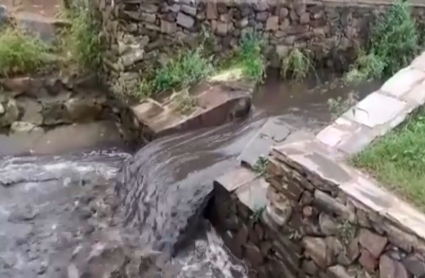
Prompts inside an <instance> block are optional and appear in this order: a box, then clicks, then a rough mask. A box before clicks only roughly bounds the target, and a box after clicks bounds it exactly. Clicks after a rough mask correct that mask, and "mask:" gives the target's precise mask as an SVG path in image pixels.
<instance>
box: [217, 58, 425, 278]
mask: <svg viewBox="0 0 425 278" xmlns="http://www.w3.org/2000/svg"><path fill="white" fill-rule="evenodd" d="M424 102H425V53H424V54H422V55H421V56H420V57H418V58H417V59H416V60H414V61H413V62H412V64H411V65H410V66H409V67H407V68H404V69H402V70H400V71H399V72H398V73H397V74H395V75H394V76H393V77H392V78H391V79H389V80H388V81H387V82H386V83H385V84H384V85H383V86H382V87H381V88H380V89H379V90H378V91H376V92H373V93H371V94H370V95H369V96H367V97H366V98H365V99H363V100H362V101H361V102H359V103H358V104H357V105H355V106H354V107H352V108H350V109H349V110H348V111H347V112H346V113H344V114H343V115H342V116H341V117H339V118H338V119H337V120H336V121H335V122H334V123H332V124H331V125H329V126H328V127H326V128H325V129H323V130H322V131H321V132H320V133H319V134H318V135H317V136H316V137H315V138H314V139H308V140H305V141H299V142H291V143H289V142H288V143H287V144H285V143H284V144H282V145H280V146H276V147H274V148H273V149H272V150H271V152H270V156H269V160H268V161H269V162H268V168H267V175H266V180H267V182H268V183H267V182H266V181H265V180H264V179H263V178H258V177H256V176H255V174H254V173H253V172H251V171H249V170H247V169H244V168H240V169H239V170H237V171H236V170H234V171H233V172H230V173H229V174H227V175H226V176H224V177H222V178H220V179H218V180H217V182H216V184H215V190H216V194H215V196H214V200H213V204H214V207H215V212H214V213H215V215H216V216H215V217H214V216H211V218H212V219H214V223H215V225H216V226H217V227H218V228H219V230H220V231H221V232H222V233H223V234H224V235H227V237H228V238H231V239H232V240H228V241H229V244H230V245H229V246H231V247H233V249H235V247H234V245H235V244H236V246H237V247H236V253H235V254H236V255H238V254H240V257H241V258H244V259H246V260H247V261H248V262H249V263H250V265H251V267H252V269H253V271H252V272H253V274H252V275H253V277H280V276H279V273H284V274H285V275H286V276H285V277H336V278H342V277H344V278H348V277H353V278H357V277H381V278H384V277H385V278H404V277H425V215H424V214H423V213H421V212H419V211H418V210H417V209H416V208H414V207H412V206H411V205H409V204H407V203H406V202H404V201H402V200H401V199H399V198H398V197H397V196H395V195H394V194H392V193H390V192H388V191H387V190H386V189H384V188H383V187H382V186H381V185H380V184H379V183H378V182H377V181H375V180H373V179H372V178H370V177H369V176H367V175H365V174H363V173H361V172H360V171H358V170H356V169H354V168H353V167H352V166H350V165H348V164H347V163H346V159H347V157H348V156H349V155H352V154H354V153H356V152H359V151H361V150H362V149H363V148H364V147H366V146H367V145H368V144H369V143H371V142H372V141H373V140H374V139H375V138H376V137H378V136H381V135H383V134H385V133H386V132H387V131H389V130H390V129H392V128H394V127H395V126H397V125H398V124H400V123H401V122H403V120H404V119H405V118H406V117H407V116H408V115H409V113H411V112H412V111H413V110H415V109H416V108H418V107H420V106H422V105H423V104H424ZM259 184H261V186H260V185H259ZM223 196H225V197H223ZM226 198H227V199H226ZM228 204H229V205H228ZM227 207H228V208H227ZM240 207H244V208H245V212H244V210H241V209H240ZM258 208H265V211H264V212H260V215H261V216H260V217H259V216H258V215H257V216H255V215H256V213H258ZM245 215H248V218H247V217H246V216H245ZM253 215H254V216H255V217H254V216H253ZM249 219H256V222H255V223H256V224H254V225H252V224H250V223H251V222H249V221H250V220H249ZM236 220H237V221H236ZM235 221H236V223H240V224H239V226H237V225H234V223H235ZM258 225H260V227H261V230H262V231H263V230H264V231H267V230H270V231H274V232H272V233H269V232H266V233H265V234H264V235H263V236H262V237H260V238H259V237H258V234H257V235H256V234H255V232H256V231H257V230H258V228H256V227H257V226H258ZM241 234H242V235H243V236H241ZM277 243H280V244H277ZM253 244H254V245H255V246H256V247H253ZM264 246H269V247H270V248H269V249H267V250H268V252H266V253H264V252H263V250H264V248H265V247H264ZM238 248H239V249H238ZM239 250H241V251H240V253H238V252H239ZM252 250H255V252H254V253H255V254H257V257H254V258H255V259H253V257H252V255H251V254H252V252H253V251H252ZM258 258H260V259H258ZM276 260H280V261H279V265H280V268H278V270H277V274H276V273H274V272H273V271H270V273H269V274H268V275H270V276H267V275H266V276H264V275H263V274H262V273H263V271H264V269H269V265H270V264H273V265H275V264H276ZM273 269H276V268H275V267H273ZM273 275H274V276H273Z"/></svg>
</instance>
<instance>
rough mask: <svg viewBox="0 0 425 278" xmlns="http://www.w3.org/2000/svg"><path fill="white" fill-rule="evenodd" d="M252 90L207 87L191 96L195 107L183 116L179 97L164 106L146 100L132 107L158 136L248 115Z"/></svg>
mask: <svg viewBox="0 0 425 278" xmlns="http://www.w3.org/2000/svg"><path fill="white" fill-rule="evenodd" d="M250 93H251V92H249V91H240V90H235V89H229V88H226V87H222V86H220V85H211V86H207V87H204V89H203V90H202V91H200V92H196V93H193V94H191V96H190V97H191V98H192V99H193V103H194V106H193V107H192V109H191V110H190V111H189V112H188V113H187V114H183V113H182V112H181V111H180V110H179V109H178V107H179V103H178V102H179V99H178V98H177V97H176V94H174V95H172V96H170V97H169V98H168V99H165V100H162V101H161V103H160V102H158V101H155V100H153V99H147V100H144V101H143V102H142V103H140V104H138V105H135V106H133V107H132V110H133V113H134V114H135V116H136V118H137V119H138V121H139V122H140V123H141V124H143V125H146V126H148V127H149V128H150V129H151V130H152V131H153V133H154V134H153V135H154V136H164V135H168V134H171V133H174V132H181V131H188V130H194V129H197V128H203V127H213V126H218V125H221V124H224V123H225V122H227V121H229V120H231V119H233V118H235V117H236V118H238V117H243V116H245V115H246V114H248V112H249V109H250V104H251V96H250Z"/></svg>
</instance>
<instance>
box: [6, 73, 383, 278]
mask: <svg viewBox="0 0 425 278" xmlns="http://www.w3.org/2000/svg"><path fill="white" fill-rule="evenodd" d="M328 78H330V79H329V80H338V79H333V76H329V77H328ZM379 85H380V84H379V82H377V83H376V84H365V85H363V86H360V87H359V88H357V89H356V90H357V91H358V92H359V95H360V97H364V96H365V95H367V94H368V93H370V92H372V91H373V90H374V89H376V88H377V87H378V86H379ZM351 90H352V89H351V88H348V87H346V86H344V85H343V84H342V82H339V81H333V82H331V83H329V82H321V81H320V78H318V77H314V78H312V79H311V80H307V81H305V82H303V83H292V84H290V83H284V82H281V81H279V80H278V79H277V78H276V76H275V75H274V74H273V73H270V74H269V77H268V79H267V80H266V81H265V83H264V84H263V85H261V86H259V87H258V88H257V90H256V92H255V94H254V96H253V99H254V101H253V104H254V107H253V109H252V113H251V115H250V116H249V117H248V118H247V119H245V120H243V121H238V122H232V123H228V124H225V125H223V126H221V127H217V128H212V129H202V130H196V131H193V132H189V133H184V134H176V135H172V136H168V137H164V138H161V139H158V140H155V141H153V142H151V143H150V144H148V145H146V146H144V147H143V148H142V149H140V150H139V151H138V152H137V153H136V154H134V155H133V154H132V153H131V151H130V150H129V149H127V148H125V147H124V146H123V144H120V143H119V142H116V143H115V145H114V146H113V147H110V146H107V147H105V146H99V145H97V146H96V145H95V146H92V147H91V148H89V149H84V150H77V151H74V152H72V153H67V154H62V155H55V152H56V151H55V149H54V148H50V149H49V153H50V154H48V155H38V156H23V155H22V156H13V155H11V154H10V153H8V154H7V155H3V156H2V157H1V159H0V184H1V185H2V186H0V277H5V278H8V277H13V278H21V277H22V278H24V277H25V278H28V277H49V278H50V277H52V278H56V277H57V278H62V277H68V278H78V277H116V278H118V277H135V276H131V275H129V274H128V273H132V275H134V273H135V272H134V270H131V264H132V263H134V262H132V257H131V255H129V254H133V256H134V257H136V256H137V255H134V254H138V255H140V254H142V255H143V257H147V258H149V261H146V262H143V261H142V262H139V261H138V262H137V266H140V265H141V264H143V265H144V266H145V267H143V270H144V271H143V273H140V272H139V273H138V275H140V277H182V278H183V277H184V278H195V277H196V278H199V277H214V278H222V277H223V278H224V277H226V278H227V277H228V278H239V277H248V271H249V270H248V269H247V268H246V266H245V265H244V263H243V262H241V261H238V260H237V259H235V258H234V257H233V256H232V255H231V254H230V253H229V252H228V250H227V249H226V247H225V246H224V245H223V242H222V240H221V239H220V237H219V236H218V235H217V233H216V232H215V231H214V229H213V228H212V227H211V225H210V224H209V223H208V221H206V220H205V219H203V217H202V214H203V210H204V208H205V205H206V203H207V201H208V197H209V193H210V192H211V190H212V185H213V180H214V179H215V178H217V177H218V176H220V175H222V174H224V173H225V172H226V171H227V170H229V169H230V168H231V167H233V166H235V165H236V164H237V161H236V157H237V156H238V155H239V154H240V153H241V151H242V150H243V148H244V147H245V145H246V144H247V143H248V141H249V140H250V139H251V138H252V136H254V134H255V133H256V132H257V131H258V130H259V129H260V128H261V126H262V125H263V124H264V123H265V121H266V120H267V118H268V117H279V118H280V119H281V120H282V122H284V123H285V124H287V125H290V126H292V127H294V128H296V129H306V130H308V131H311V132H316V131H318V130H319V129H320V128H321V127H323V126H324V125H326V124H327V123H329V122H330V120H331V118H332V116H331V114H330V112H329V109H328V104H327V100H328V99H330V98H336V97H337V96H344V95H347V93H348V92H350V91H351ZM6 137H7V136H6ZM65 137H66V136H64V137H62V138H65ZM70 138H71V139H69V140H72V136H71V137H70ZM64 140H65V139H64ZM62 141H63V140H62ZM62 144H63V145H66V140H65V141H64V142H62ZM1 145H2V141H1V140H0V146H1ZM0 149H1V148H0ZM59 151H60V147H58V149H57V153H59ZM129 184H130V185H132V186H128V185H129ZM129 188H130V189H129ZM139 257H140V256H139ZM122 266H125V267H122ZM124 268H125V269H126V270H124ZM129 269H130V270H129ZM108 271H109V272H108ZM132 271H133V272H132ZM136 272H137V271H136ZM89 273H90V274H91V276H84V275H88V274H89ZM105 273H109V274H110V275H109V276H104V275H105ZM111 273H112V274H111ZM120 275H121V276H120ZM126 275H127V276H126Z"/></svg>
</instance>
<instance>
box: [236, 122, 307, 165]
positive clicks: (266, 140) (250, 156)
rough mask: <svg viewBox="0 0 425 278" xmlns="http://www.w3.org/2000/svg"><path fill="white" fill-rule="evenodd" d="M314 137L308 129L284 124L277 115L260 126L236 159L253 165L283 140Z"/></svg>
mask: <svg viewBox="0 0 425 278" xmlns="http://www.w3.org/2000/svg"><path fill="white" fill-rule="evenodd" d="M311 138H314V134H312V133H311V132H310V131H308V130H295V129H294V128H293V127H291V126H289V125H287V124H285V123H284V122H283V120H282V119H280V118H279V117H272V118H269V119H268V120H267V122H266V123H265V124H264V125H263V126H262V127H261V129H260V130H259V131H258V133H257V134H256V135H255V136H254V137H253V138H252V139H251V140H250V141H249V143H248V144H247V145H246V147H245V148H244V149H243V151H242V153H241V154H240V155H239V157H238V161H240V163H241V164H244V165H246V166H248V167H251V168H252V167H254V165H255V163H256V162H257V160H258V159H259V158H260V157H267V156H268V154H269V152H270V149H271V147H273V146H275V145H277V144H281V143H283V142H284V141H285V142H286V143H288V142H294V141H301V140H305V139H311Z"/></svg>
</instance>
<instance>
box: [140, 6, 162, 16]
mask: <svg viewBox="0 0 425 278" xmlns="http://www.w3.org/2000/svg"><path fill="white" fill-rule="evenodd" d="M139 9H140V10H141V11H144V12H147V13H151V14H154V13H156V12H158V6H156V5H154V4H139Z"/></svg>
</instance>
